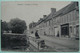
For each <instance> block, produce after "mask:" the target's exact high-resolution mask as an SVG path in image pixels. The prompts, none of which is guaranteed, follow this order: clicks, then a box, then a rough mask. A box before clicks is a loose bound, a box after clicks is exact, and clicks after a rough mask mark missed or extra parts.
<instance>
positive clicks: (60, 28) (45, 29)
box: [34, 2, 79, 37]
mask: <svg viewBox="0 0 80 53" xmlns="http://www.w3.org/2000/svg"><path fill="white" fill-rule="evenodd" d="M34 28H35V30H38V31H39V34H40V35H45V34H46V35H49V36H55V37H79V6H78V2H71V3H70V4H69V5H67V6H65V7H64V8H62V9H60V10H59V11H56V8H51V13H50V14H49V15H48V16H46V15H44V16H43V18H42V19H40V21H39V22H37V24H36V26H35V27H34Z"/></svg>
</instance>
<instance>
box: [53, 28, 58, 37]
mask: <svg viewBox="0 0 80 53" xmlns="http://www.w3.org/2000/svg"><path fill="white" fill-rule="evenodd" d="M54 29H55V36H57V35H58V32H59V30H58V28H57V27H56V28H54Z"/></svg>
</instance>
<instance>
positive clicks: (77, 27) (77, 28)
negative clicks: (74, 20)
mask: <svg viewBox="0 0 80 53" xmlns="http://www.w3.org/2000/svg"><path fill="white" fill-rule="evenodd" d="M76 37H77V38H79V25H78V26H76Z"/></svg>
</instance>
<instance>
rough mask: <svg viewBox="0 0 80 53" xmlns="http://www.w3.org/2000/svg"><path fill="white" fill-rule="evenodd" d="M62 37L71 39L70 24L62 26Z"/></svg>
mask: <svg viewBox="0 0 80 53" xmlns="http://www.w3.org/2000/svg"><path fill="white" fill-rule="evenodd" d="M61 36H63V37H67V36H68V37H69V24H63V25H61Z"/></svg>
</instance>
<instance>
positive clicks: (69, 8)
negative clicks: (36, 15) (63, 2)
mask: <svg viewBox="0 0 80 53" xmlns="http://www.w3.org/2000/svg"><path fill="white" fill-rule="evenodd" d="M74 9H76V2H73V3H70V4H69V5H67V6H65V7H64V8H62V9H60V10H59V11H57V12H55V13H54V15H53V18H55V17H56V16H59V15H64V14H66V13H68V12H70V11H72V10H74ZM50 19H51V17H48V18H47V19H46V21H48V20H50Z"/></svg>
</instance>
